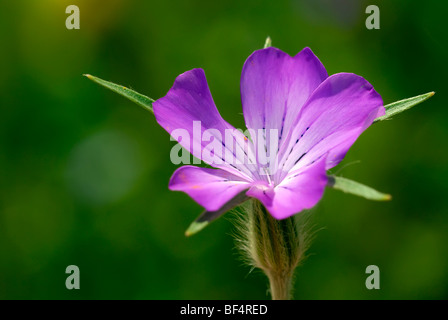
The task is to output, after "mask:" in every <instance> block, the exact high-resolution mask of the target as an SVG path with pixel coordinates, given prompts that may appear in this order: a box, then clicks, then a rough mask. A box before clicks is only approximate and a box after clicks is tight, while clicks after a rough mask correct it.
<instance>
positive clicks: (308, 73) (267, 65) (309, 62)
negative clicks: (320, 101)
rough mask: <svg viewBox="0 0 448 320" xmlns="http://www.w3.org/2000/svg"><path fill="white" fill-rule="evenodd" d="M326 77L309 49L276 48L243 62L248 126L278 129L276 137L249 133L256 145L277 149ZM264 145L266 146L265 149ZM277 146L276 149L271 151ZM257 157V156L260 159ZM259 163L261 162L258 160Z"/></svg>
mask: <svg viewBox="0 0 448 320" xmlns="http://www.w3.org/2000/svg"><path fill="white" fill-rule="evenodd" d="M327 77H328V74H327V72H326V70H325V68H324V66H323V65H322V63H321V62H320V61H319V59H318V58H317V57H316V56H315V55H314V54H313V52H312V51H311V50H310V49H309V48H305V49H303V50H302V51H300V52H299V53H298V54H297V55H296V56H294V57H291V56H289V55H288V54H286V53H285V52H283V51H281V50H279V49H277V48H273V47H270V48H266V49H262V50H258V51H255V52H254V53H253V54H252V55H251V56H250V57H249V58H248V59H247V60H246V62H245V64H244V67H243V71H242V75H241V99H242V104H243V113H244V119H245V121H246V125H247V127H248V129H252V130H255V133H256V135H257V134H258V133H257V132H256V131H257V130H266V132H267V133H268V135H269V134H270V132H272V131H271V130H272V129H273V130H277V134H278V136H277V137H278V138H277V139H276V141H270V139H269V136H268V138H265V136H266V135H261V134H260V137H257V136H255V137H254V136H252V140H253V141H254V142H256V141H257V139H258V144H259V145H258V146H257V143H256V144H255V148H257V147H258V148H259V149H260V153H259V152H257V156H259V157H260V156H265V155H263V152H264V150H266V149H267V150H270V146H271V144H272V143H275V144H276V145H273V147H272V148H273V151H274V152H275V153H277V152H278V148H280V146H281V144H282V142H283V141H285V140H286V137H287V136H288V133H289V131H290V129H291V128H292V125H293V123H294V121H295V119H296V118H297V115H298V114H299V112H300V110H301V108H302V106H303V104H304V103H305V102H306V101H307V100H308V98H309V97H310V95H311V93H312V92H313V91H314V90H315V89H316V88H317V87H318V86H319V85H320V84H321V83H322V81H323V80H325V79H326V78H327ZM265 147H266V148H265ZM276 147H277V149H276V150H274V149H275V148H276ZM259 160H260V159H259ZM259 162H261V161H259Z"/></svg>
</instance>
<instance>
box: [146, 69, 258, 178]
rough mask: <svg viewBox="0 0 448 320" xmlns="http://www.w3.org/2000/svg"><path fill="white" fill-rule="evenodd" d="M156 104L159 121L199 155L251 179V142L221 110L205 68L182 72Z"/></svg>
mask: <svg viewBox="0 0 448 320" xmlns="http://www.w3.org/2000/svg"><path fill="white" fill-rule="evenodd" d="M153 108H154V115H155V117H156V120H157V122H158V123H159V124H160V125H161V126H162V127H163V128H164V129H165V130H166V131H168V133H169V134H170V135H171V136H172V137H173V138H174V139H175V140H176V141H178V142H179V143H180V144H181V145H182V146H183V147H184V148H185V149H187V150H188V151H189V152H190V153H191V154H192V155H194V156H195V157H196V158H198V159H201V160H203V161H204V162H206V163H208V164H210V165H212V166H214V167H216V168H221V169H224V170H226V171H229V172H232V173H233V174H235V175H238V176H240V177H245V178H247V179H250V177H251V173H250V170H249V169H248V166H246V165H245V164H247V163H248V160H247V159H246V158H245V157H249V156H250V155H251V144H249V143H248V141H247V138H246V139H245V136H244V135H243V134H242V133H241V132H240V131H238V130H236V129H235V128H234V127H232V126H231V125H230V124H228V123H227V122H226V121H224V119H223V118H222V117H221V115H220V114H219V112H218V110H217V108H216V106H215V103H214V102H213V98H212V96H211V93H210V90H209V87H208V84H207V80H206V78H205V74H204V71H203V70H202V69H193V70H190V71H187V72H185V73H183V74H181V75H179V76H178V77H177V78H176V80H175V82H174V85H173V87H172V88H171V89H170V90H169V91H168V93H167V94H166V96H164V97H163V98H160V99H158V100H157V101H155V102H154V103H153ZM226 130H227V131H226ZM229 133H230V136H226V134H229ZM214 146H217V147H214ZM252 163H255V158H253V160H252Z"/></svg>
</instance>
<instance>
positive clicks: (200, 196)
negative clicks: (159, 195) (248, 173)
mask: <svg viewBox="0 0 448 320" xmlns="http://www.w3.org/2000/svg"><path fill="white" fill-rule="evenodd" d="M249 186H250V184H249V183H248V182H247V181H245V180H244V179H241V178H240V177H238V176H235V175H233V174H231V173H229V172H226V171H223V170H220V169H208V168H199V167H194V166H183V167H180V168H179V169H177V170H176V171H175V172H174V173H173V176H172V177H171V180H170V183H169V188H170V190H176V191H183V192H185V193H187V194H188V195H189V196H190V197H192V198H193V200H195V201H196V202H197V203H199V204H200V205H201V206H203V207H204V208H205V209H206V210H207V211H217V210H219V209H220V208H222V207H223V206H224V205H225V204H226V203H228V202H229V201H230V200H231V199H233V198H234V197H235V196H236V195H237V194H238V193H240V192H241V191H243V190H246V189H248V188H249Z"/></svg>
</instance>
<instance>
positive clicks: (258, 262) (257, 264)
mask: <svg viewBox="0 0 448 320" xmlns="http://www.w3.org/2000/svg"><path fill="white" fill-rule="evenodd" d="M231 220H232V222H233V224H234V226H235V231H234V232H233V236H234V238H235V243H236V247H237V249H238V251H239V252H240V253H241V256H242V260H243V262H244V263H245V264H247V265H249V266H250V267H251V270H250V272H252V270H254V269H255V268H257V269H260V270H262V271H263V273H264V274H265V275H266V276H267V277H268V278H269V283H270V293H271V295H272V298H273V299H290V298H291V297H292V289H293V281H294V273H295V270H296V268H297V267H298V266H299V265H300V264H301V263H302V262H303V261H304V260H305V259H306V257H307V255H306V252H307V250H308V249H309V247H310V245H311V242H312V240H313V239H314V236H315V234H316V232H317V231H318V230H317V229H316V228H315V227H314V225H313V224H312V223H311V212H310V211H303V212H301V213H299V214H296V215H294V216H292V217H289V218H286V219H283V220H277V219H275V218H273V217H272V216H271V215H270V214H269V213H268V212H267V210H266V209H265V208H264V206H263V205H262V204H261V203H260V202H259V201H258V200H255V199H252V200H250V201H247V202H245V203H244V204H243V205H242V206H240V207H239V209H237V210H234V215H233V219H231Z"/></svg>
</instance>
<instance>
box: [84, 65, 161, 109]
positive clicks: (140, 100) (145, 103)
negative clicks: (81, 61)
mask: <svg viewBox="0 0 448 320" xmlns="http://www.w3.org/2000/svg"><path fill="white" fill-rule="evenodd" d="M84 76H85V77H87V78H89V79H90V80H92V81H93V82H96V83H98V84H99V85H102V86H103V87H105V88H107V89H109V90H112V91H113V92H116V93H118V94H119V95H122V96H123V97H125V98H128V99H129V100H131V101H132V102H135V103H136V104H138V105H139V106H141V107H143V108H145V109H146V110H148V111H151V112H152V113H154V111H153V110H152V103H153V102H154V100H153V99H151V98H149V97H147V96H144V95H142V94H140V93H138V92H136V91H134V90H132V89H129V88H126V87H124V86H121V85H118V84H115V83H113V82H109V81H106V80H103V79H100V78H97V77H94V76H92V75H90V74H85V75H84Z"/></svg>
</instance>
